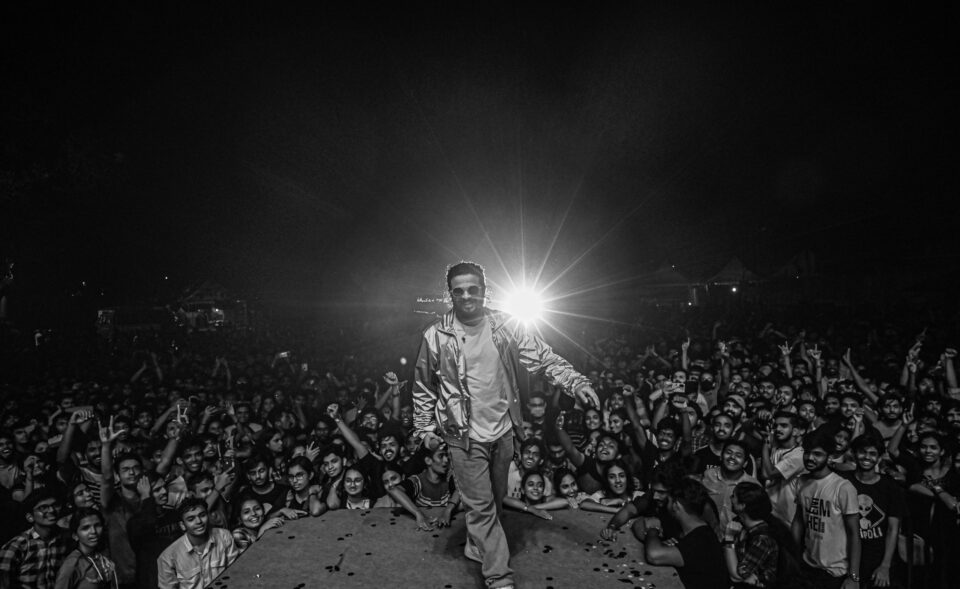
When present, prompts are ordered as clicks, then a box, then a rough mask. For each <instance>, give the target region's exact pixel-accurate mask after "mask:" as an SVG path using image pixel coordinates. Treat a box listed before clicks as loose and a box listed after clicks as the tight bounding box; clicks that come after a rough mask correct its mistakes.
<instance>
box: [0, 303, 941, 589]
mask: <svg viewBox="0 0 960 589" xmlns="http://www.w3.org/2000/svg"><path fill="white" fill-rule="evenodd" d="M891 317H893V318H892V319H891ZM939 319H943V320H942V321H940V320H939ZM339 333H341V334H342V332H339ZM585 333H586V334H588V335H587V340H584V341H581V342H579V343H581V344H582V345H583V348H581V349H579V350H572V351H571V352H570V353H569V354H567V355H566V357H567V358H569V359H570V360H571V361H572V363H573V364H574V365H576V367H577V369H578V370H580V371H581V372H582V373H583V375H584V376H586V377H587V378H588V379H589V380H590V384H591V385H592V389H593V390H594V391H596V393H597V394H598V396H599V401H600V406H599V407H596V408H595V407H591V406H589V405H585V404H584V405H582V404H581V403H580V402H578V401H577V400H576V399H575V398H574V397H573V396H572V395H571V394H570V392H569V391H564V390H562V387H561V386H555V385H552V384H549V382H547V380H544V379H540V378H536V377H534V378H531V379H530V381H529V383H525V386H524V391H523V403H522V404H523V407H522V427H521V428H519V429H520V430H522V431H518V432H517V433H516V437H515V443H514V445H515V455H514V457H513V460H512V461H511V463H510V465H509V474H508V480H507V485H506V491H505V493H504V496H503V497H502V498H500V499H501V500H502V505H503V506H504V508H505V509H507V510H510V511H511V512H515V513H513V514H512V516H514V517H538V518H543V519H545V520H550V519H552V515H551V512H553V511H556V510H561V509H584V510H592V511H597V512H604V513H608V514H609V520H608V522H607V524H606V525H605V527H603V528H602V529H598V530H597V534H598V537H600V538H602V539H604V540H613V539H615V538H616V537H617V535H618V534H632V535H634V536H635V537H636V538H637V539H638V540H639V541H641V542H642V543H643V546H644V554H643V555H642V558H644V559H645V561H646V562H648V563H650V564H652V565H663V566H672V567H675V568H676V569H677V571H678V573H679V577H680V579H681V581H682V582H683V583H684V585H685V586H686V587H688V588H691V589H692V588H700V587H717V588H721V587H722V588H725V589H726V588H728V587H732V586H737V587H740V586H759V587H778V586H779V587H784V586H804V585H806V586H811V587H814V586H816V587H840V586H843V587H846V588H856V587H885V586H907V584H908V583H909V584H910V585H912V586H915V587H947V586H950V585H951V583H950V582H949V581H948V579H949V575H950V572H951V570H952V564H951V563H952V562H956V558H957V557H958V556H960V511H958V499H960V388H958V385H957V376H956V367H955V363H956V355H957V352H956V349H955V348H954V347H952V344H951V342H952V341H953V340H952V339H951V338H952V337H955V335H956V325H955V319H950V318H945V319H944V318H934V317H932V316H926V317H921V318H919V319H916V318H907V317H906V316H898V315H886V314H882V313H879V314H877V315H876V316H875V317H863V316H856V315H853V314H846V313H837V312H833V313H824V312H818V313H805V314H798V315H793V316H791V315H789V314H784V313H774V312H772V311H771V312H761V311H759V310H751V309H748V308H736V309H730V308H727V309H722V310H720V309H718V310H704V309H691V310H684V311H666V310H663V311H658V310H650V312H649V313H648V315H647V318H646V320H645V321H643V322H638V323H637V324H636V325H635V326H634V327H632V328H628V329H616V328H608V327H603V328H602V332H595V333H589V332H585ZM310 339H311V338H310V336H309V335H304V334H302V333H296V332H293V331H289V330H285V331H277V332H275V333H272V334H264V333H262V332H257V333H254V332H253V331H245V330H231V329H219V330H214V329H210V330H204V331H196V332H192V333H186V332H178V333H176V334H174V335H169V334H168V335H164V336H161V335H159V334H138V335H137V336H136V337H118V338H115V339H112V340H110V341H104V340H96V339H90V340H87V339H69V338H67V336H60V335H55V334H51V335H48V336H46V338H45V339H44V340H43V341H42V343H41V340H40V339H37V338H33V337H30V338H24V339H20V338H16V337H13V336H11V335H8V336H6V338H5V341H4V350H3V352H4V356H5V358H4V359H3V361H2V362H3V364H2V368H3V373H0V387H2V389H0V399H2V406H0V503H2V504H3V505H2V509H3V513H4V514H5V515H4V517H3V518H2V522H0V540H2V543H3V545H2V548H0V589H6V588H8V587H11V588H14V587H24V588H30V587H37V588H52V587H56V588H58V589H61V588H77V587H83V588H106V587H113V588H115V589H119V588H123V587H142V588H149V587H162V588H167V587H204V586H207V585H209V584H210V583H212V581H213V580H214V579H215V578H216V577H217V575H219V574H220V573H221V572H222V571H223V570H224V569H225V568H226V567H227V566H229V565H230V564H231V563H232V562H233V561H234V560H235V559H236V558H238V556H239V555H241V554H242V553H243V552H244V551H245V550H246V549H248V548H249V547H250V546H251V545H252V544H254V543H256V542H258V541H261V539H263V538H264V537H265V533H266V532H267V531H268V530H271V529H274V528H277V527H279V526H283V525H284V523H285V522H287V521H289V520H291V519H298V518H309V517H317V516H320V515H322V514H323V513H325V512H327V511H329V510H336V509H355V510H363V509H371V508H380V507H389V508H393V509H396V510H399V511H402V512H404V513H407V514H408V515H409V516H410V518H411V519H412V521H415V522H416V524H415V525H416V526H417V527H418V528H419V529H422V530H434V529H437V528H444V527H448V526H450V524H451V521H452V520H453V519H454V518H456V517H457V515H458V514H459V513H462V512H463V510H464V505H463V500H462V497H461V494H460V490H459V489H458V488H457V485H456V482H455V481H456V477H454V476H453V475H452V473H451V457H450V451H451V449H450V448H449V447H448V445H447V444H444V443H438V444H429V445H428V444H424V443H423V442H422V439H421V438H422V432H419V433H420V434H421V435H420V436H418V435H417V434H418V432H417V431H416V428H415V427H414V415H415V403H414V397H415V395H414V390H413V389H414V386H413V382H414V373H413V368H414V367H413V366H412V364H411V365H407V364H406V363H405V362H404V363H398V362H396V361H395V360H394V359H395V358H399V357H400V356H405V355H407V354H411V355H412V354H413V353H414V352H415V350H407V349H380V348H371V347H370V346H362V347H360V348H358V349H350V348H349V347H341V348H340V349H336V346H318V345H317V344H316V342H310ZM385 339H386V338H385ZM411 341H413V340H412V339H411ZM22 342H28V345H24V346H21V345H20V344H21V343H22ZM340 345H343V346H349V342H343V343H342V344H340ZM388 359H390V360H388ZM564 393H567V394H564ZM10 514H16V515H10ZM265 541H268V540H265ZM908 563H909V564H908Z"/></svg>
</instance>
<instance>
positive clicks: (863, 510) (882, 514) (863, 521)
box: [846, 472, 907, 574]
mask: <svg viewBox="0 0 960 589" xmlns="http://www.w3.org/2000/svg"><path fill="white" fill-rule="evenodd" d="M846 479H847V480H849V481H850V482H851V483H853V486H854V487H855V488H856V489H857V505H858V506H859V509H860V547H861V548H860V550H861V556H860V570H861V571H869V572H870V573H871V574H872V573H873V570H874V569H875V568H877V565H879V564H880V561H882V560H883V552H884V550H885V548H886V541H887V526H888V525H889V523H890V520H889V518H891V517H896V518H900V520H901V521H902V520H903V513H904V511H906V505H907V498H906V493H904V491H903V488H901V487H900V485H899V484H897V483H896V481H894V480H893V479H891V478H890V477H887V476H883V475H881V476H880V479H879V480H878V481H877V482H875V483H872V484H867V483H863V482H860V481H859V480H857V477H856V476H854V475H853V473H852V472H851V473H850V474H849V475H847V476H846Z"/></svg>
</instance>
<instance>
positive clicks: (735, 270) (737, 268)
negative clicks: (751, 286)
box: [706, 256, 761, 286]
mask: <svg viewBox="0 0 960 589" xmlns="http://www.w3.org/2000/svg"><path fill="white" fill-rule="evenodd" d="M760 281H761V278H760V276H758V275H757V274H754V273H753V272H751V271H750V270H748V269H747V267H746V266H744V265H743V262H741V261H740V259H739V258H737V257H736V256H734V257H732V258H730V261H729V262H727V265H726V266H724V267H723V268H722V269H721V270H720V271H719V272H717V273H716V274H714V275H713V276H712V277H710V278H709V279H707V280H706V283H707V284H719V285H722V286H736V285H738V284H744V283H753V282H760Z"/></svg>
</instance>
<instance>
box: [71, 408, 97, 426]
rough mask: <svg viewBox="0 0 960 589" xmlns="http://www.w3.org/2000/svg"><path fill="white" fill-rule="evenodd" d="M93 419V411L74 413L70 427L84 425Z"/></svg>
mask: <svg viewBox="0 0 960 589" xmlns="http://www.w3.org/2000/svg"><path fill="white" fill-rule="evenodd" d="M91 419H93V411H74V412H73V413H71V414H70V421H69V422H68V424H69V425H83V424H84V423H86V422H88V421H90V420H91Z"/></svg>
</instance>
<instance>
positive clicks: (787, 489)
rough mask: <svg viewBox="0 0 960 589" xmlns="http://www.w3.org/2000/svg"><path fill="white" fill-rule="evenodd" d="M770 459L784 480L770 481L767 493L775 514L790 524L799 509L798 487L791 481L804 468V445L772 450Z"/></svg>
mask: <svg viewBox="0 0 960 589" xmlns="http://www.w3.org/2000/svg"><path fill="white" fill-rule="evenodd" d="M770 461H771V462H773V466H774V468H776V469H777V471H778V472H779V473H780V474H781V475H782V476H783V480H780V481H776V482H773V483H771V482H768V483H767V495H768V496H769V497H770V503H772V504H773V515H775V516H777V518H778V519H779V520H780V521H782V522H783V523H784V524H786V525H787V526H789V525H790V524H791V523H792V522H793V514H794V513H796V511H797V503H796V498H797V495H796V487H795V486H794V485H792V484H791V483H792V482H794V479H796V477H797V475H799V474H800V473H802V472H803V470H804V468H803V447H801V446H797V447H796V448H790V449H782V448H781V449H776V450H772V451H771V452H770Z"/></svg>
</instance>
